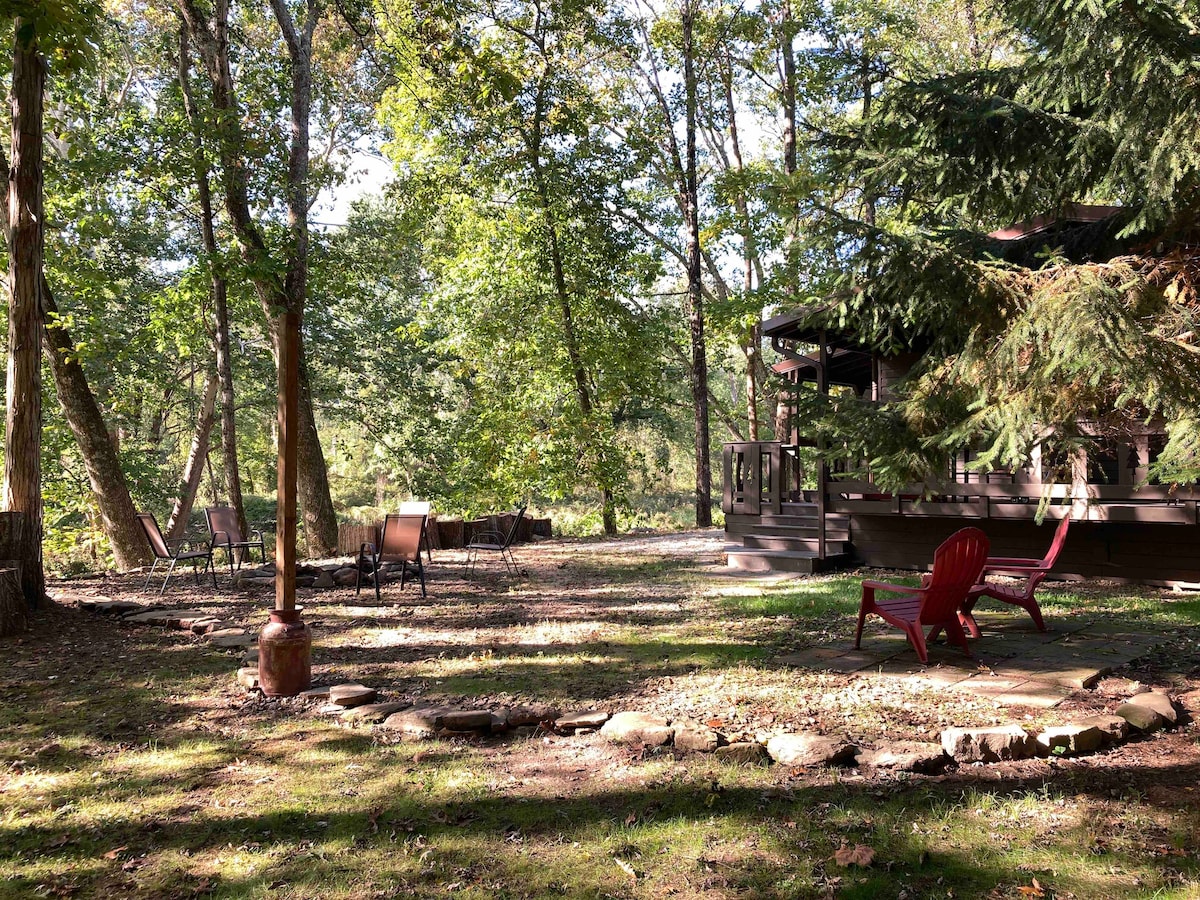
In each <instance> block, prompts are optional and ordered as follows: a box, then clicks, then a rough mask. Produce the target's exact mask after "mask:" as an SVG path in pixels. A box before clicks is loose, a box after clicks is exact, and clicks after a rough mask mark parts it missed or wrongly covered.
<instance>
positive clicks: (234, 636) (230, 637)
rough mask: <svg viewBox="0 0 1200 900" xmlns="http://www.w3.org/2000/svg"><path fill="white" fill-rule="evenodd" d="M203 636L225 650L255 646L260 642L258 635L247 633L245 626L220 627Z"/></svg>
mask: <svg viewBox="0 0 1200 900" xmlns="http://www.w3.org/2000/svg"><path fill="white" fill-rule="evenodd" d="M202 637H203V638H204V639H205V640H206V641H208V643H210V644H212V645H213V646H214V647H220V648H221V649H223V650H236V649H237V648H239V647H253V646H254V645H256V644H257V643H258V635H255V634H247V633H246V630H245V629H244V628H218V629H217V630H215V631H210V632H208V633H206V634H204V635H202Z"/></svg>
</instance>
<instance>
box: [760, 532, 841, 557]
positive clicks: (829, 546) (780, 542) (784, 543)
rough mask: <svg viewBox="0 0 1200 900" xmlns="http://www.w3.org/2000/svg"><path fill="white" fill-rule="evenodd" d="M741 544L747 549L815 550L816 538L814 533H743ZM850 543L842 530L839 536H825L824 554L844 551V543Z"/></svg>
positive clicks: (828, 554)
mask: <svg viewBox="0 0 1200 900" xmlns="http://www.w3.org/2000/svg"><path fill="white" fill-rule="evenodd" d="M741 541H742V546H743V547H745V548H746V549H748V550H812V551H814V552H815V551H816V549H817V545H818V543H819V542H818V540H817V537H816V535H781V534H743V535H741ZM848 543H850V541H849V539H848V538H847V537H846V535H845V533H844V532H843V534H842V536H841V537H836V538H835V537H833V536H831V535H826V536H825V554H826V555H827V556H830V555H833V554H838V553H845V552H846V549H847V548H846V545H847V544H848Z"/></svg>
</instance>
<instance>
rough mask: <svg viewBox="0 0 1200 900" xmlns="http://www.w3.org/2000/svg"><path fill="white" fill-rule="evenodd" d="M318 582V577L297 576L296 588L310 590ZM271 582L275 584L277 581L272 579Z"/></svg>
mask: <svg viewBox="0 0 1200 900" xmlns="http://www.w3.org/2000/svg"><path fill="white" fill-rule="evenodd" d="M316 580H317V576H316V575H297V576H296V587H298V588H310V587H312V586H313V584H314V583H316ZM271 582H272V583H274V582H275V579H274V578H272V579H271Z"/></svg>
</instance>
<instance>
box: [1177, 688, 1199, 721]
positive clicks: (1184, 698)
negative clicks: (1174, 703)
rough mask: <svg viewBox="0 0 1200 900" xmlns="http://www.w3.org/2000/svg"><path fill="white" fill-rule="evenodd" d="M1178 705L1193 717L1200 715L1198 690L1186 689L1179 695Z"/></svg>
mask: <svg viewBox="0 0 1200 900" xmlns="http://www.w3.org/2000/svg"><path fill="white" fill-rule="evenodd" d="M1178 699H1179V705H1180V706H1181V707H1183V709H1184V710H1185V711H1186V712H1188V713H1190V714H1191V715H1192V716H1193V717H1194V716H1196V715H1200V691H1188V692H1187V693H1186V694H1181V695H1180V696H1179V698H1178Z"/></svg>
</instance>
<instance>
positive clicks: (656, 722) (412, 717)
mask: <svg viewBox="0 0 1200 900" xmlns="http://www.w3.org/2000/svg"><path fill="white" fill-rule="evenodd" d="M79 606H80V608H82V609H88V610H92V611H95V612H100V613H107V614H114V615H120V616H121V620H122V621H124V622H129V623H130V624H134V625H162V626H164V627H166V628H175V629H179V630H182V631H188V632H191V633H192V634H196V635H199V636H201V637H202V638H203V639H205V640H207V641H208V642H209V643H211V644H212V645H213V646H215V647H219V648H222V649H237V648H242V649H244V650H245V651H246V652H245V655H244V657H243V659H242V665H241V667H240V668H239V669H238V670H237V673H236V677H237V681H238V684H240V685H241V686H242V687H244V688H246V690H247V691H248V692H254V691H258V690H259V686H258V665H257V663H258V650H257V648H256V647H255V646H254V645H255V644H256V643H257V639H256V637H255V636H254V635H250V634H247V632H246V630H245V629H243V628H235V627H228V626H227V623H224V622H222V621H221V620H219V619H218V618H216V617H215V616H209V615H207V614H206V613H204V612H203V611H201V610H164V609H157V608H153V607H152V608H150V609H147V608H145V607H143V606H142V605H141V604H137V603H132V602H128V601H119V600H93V601H89V600H84V601H80V603H79ZM297 699H298V700H300V701H301V702H304V703H306V704H307V703H313V702H321V703H322V706H321V708H320V710H319V711H320V712H323V713H327V714H337V715H339V716H340V717H341V718H342V719H343V720H345V721H347V722H351V723H359V724H369V725H372V726H375V727H377V728H380V729H382V730H384V731H391V732H396V733H397V734H398V735H399V737H400V739H401V740H403V741H422V740H428V739H431V738H435V737H454V736H464V735H474V736H481V735H496V734H505V733H510V732H516V733H519V734H520V733H525V734H532V733H535V732H537V731H542V732H546V733H555V734H580V735H582V734H591V733H595V732H599V734H600V735H601V736H602V737H603V738H605V739H606V740H608V741H610V742H612V743H617V744H625V745H630V746H640V747H668V746H669V747H673V748H675V749H676V750H680V751H683V752H699V753H712V754H713V755H714V756H715V757H716V758H717V759H723V760H726V761H729V762H734V763H740V764H767V763H769V762H772V761H773V762H775V763H778V764H779V765H784V766H792V767H808V766H857V767H867V768H871V769H890V770H893V771H898V772H919V773H932V772H938V771H940V770H941V769H943V768H945V766H946V765H948V764H949V763H950V762H952V761H953V762H956V763H960V764H967V763H996V762H1002V761H1008V760H1019V759H1033V758H1035V757H1042V758H1046V757H1051V756H1056V757H1071V756H1080V755H1084V754H1089V753H1095V752H1097V751H1099V750H1102V749H1106V748H1110V747H1113V746H1116V745H1119V744H1121V743H1123V742H1125V741H1127V740H1130V739H1131V738H1133V737H1137V736H1140V735H1144V734H1150V733H1152V732H1155V731H1158V730H1161V729H1163V728H1171V727H1174V726H1176V725H1178V724H1180V722H1181V721H1182V719H1183V716H1188V715H1190V716H1198V715H1200V690H1194V691H1191V692H1189V693H1186V694H1183V695H1180V696H1179V697H1177V698H1175V700H1172V698H1171V697H1170V695H1168V694H1166V693H1164V692H1162V691H1155V690H1150V689H1145V690H1142V691H1140V692H1139V693H1136V694H1133V695H1132V696H1130V697H1129V698H1128V699H1127V700H1125V702H1123V703H1121V704H1119V705H1118V706H1117V707H1116V708H1115V709H1114V710H1113V711H1112V713H1111V714H1107V715H1105V714H1101V715H1092V716H1083V717H1079V718H1074V719H1067V720H1065V721H1062V722H1059V723H1056V724H1054V725H1051V726H1049V727H1047V728H1044V729H1043V730H1041V731H1040V732H1038V733H1037V734H1032V733H1030V732H1028V731H1026V730H1025V728H1024V727H1022V726H1021V725H1018V724H1016V723H1013V724H1009V725H1000V726H992V727H987V728H957V727H955V728H947V729H945V730H944V731H942V733H941V740H940V743H933V742H922V741H895V742H889V743H883V744H882V745H880V746H877V747H860V746H858V745H857V744H856V743H854V742H853V741H851V740H850V739H849V738H848V737H831V736H827V735H820V734H815V733H791V732H789V733H779V734H775V735H773V736H771V737H770V738H769V739H767V740H766V741H765V742H764V741H761V740H746V739H743V738H742V736H740V735H728V734H726V733H724V732H722V731H720V730H719V729H718V728H714V727H712V726H710V725H708V724H705V723H701V722H696V721H694V720H690V719H683V720H676V721H671V720H668V719H665V718H663V717H661V716H655V715H652V714H649V713H643V712H638V711H634V710H625V711H620V712H616V713H610V712H609V711H607V710H596V709H593V710H580V711H576V712H571V713H567V714H565V715H564V714H563V713H562V712H561V711H560V710H558V709H557V708H555V707H553V706H550V705H548V704H532V705H522V706H516V707H512V708H495V709H493V708H487V709H468V708H460V707H453V706H443V705H431V704H427V703H421V702H419V701H413V702H408V701H403V700H391V701H380V699H379V694H378V691H377V690H376V689H374V688H371V687H367V686H366V685H362V684H356V683H347V684H339V685H334V686H331V687H315V688H311V689H310V690H307V691H303V692H301V694H300V695H299V696H298V697H297ZM1181 712H1182V714H1183V715H1182V716H1181ZM731 737H732V738H735V739H732V740H731Z"/></svg>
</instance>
